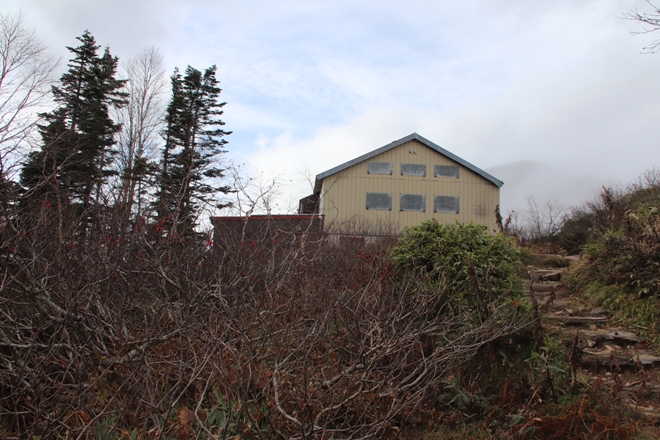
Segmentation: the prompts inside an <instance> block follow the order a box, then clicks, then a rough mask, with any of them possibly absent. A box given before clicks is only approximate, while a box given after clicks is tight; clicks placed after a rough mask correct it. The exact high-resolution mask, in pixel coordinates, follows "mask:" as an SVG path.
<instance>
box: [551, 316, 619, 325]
mask: <svg viewBox="0 0 660 440" xmlns="http://www.w3.org/2000/svg"><path fill="white" fill-rule="evenodd" d="M541 317H542V319H543V320H545V321H550V322H555V323H559V324H564V325H594V324H603V323H605V322H607V317H605V316H567V315H549V314H543V315H541Z"/></svg>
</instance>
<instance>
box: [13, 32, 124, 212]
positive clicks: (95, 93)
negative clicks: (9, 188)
mask: <svg viewBox="0 0 660 440" xmlns="http://www.w3.org/2000/svg"><path fill="white" fill-rule="evenodd" d="M77 39H78V40H79V41H80V43H81V44H80V46H77V47H67V49H69V51H70V52H72V53H73V55H74V56H73V58H72V59H71V60H70V61H69V64H68V67H69V70H68V71H67V72H65V73H64V74H63V75H62V77H61V78H60V83H61V84H60V86H59V87H56V86H53V88H52V92H53V97H54V100H55V102H56V103H57V104H59V106H58V107H57V108H56V109H55V110H53V111H52V112H50V113H45V114H42V115H40V116H41V117H42V118H43V120H44V122H45V123H44V124H41V125H39V131H40V133H41V138H42V142H43V143H42V147H41V150H40V151H37V152H34V153H32V154H31V155H30V158H29V160H28V161H27V163H26V164H25V166H24V167H23V170H22V174H21V182H22V183H23V185H25V186H28V187H31V188H33V187H36V186H40V187H41V188H40V191H41V192H43V191H48V189H49V188H50V189H57V190H58V193H59V194H60V197H61V198H62V201H63V202H64V203H66V204H68V203H70V202H75V203H79V204H80V205H82V206H83V207H85V208H87V207H88V206H89V205H90V203H91V202H92V201H93V200H92V197H95V200H96V202H98V201H99V197H100V192H101V186H102V185H103V183H104V182H105V180H106V179H107V177H108V175H109V174H110V172H109V171H108V169H109V168H110V165H111V163H112V161H113V152H112V149H111V148H112V146H113V145H114V143H115V140H114V135H115V134H116V133H117V132H118V131H119V129H120V126H119V124H117V123H115V122H114V121H113V120H112V119H111V118H110V115H109V108H110V107H111V106H115V107H119V106H123V105H124V104H125V103H126V93H124V92H122V88H123V86H124V83H125V81H124V80H119V79H117V78H115V75H116V72H117V62H118V60H117V57H113V56H112V55H111V54H110V51H109V49H108V48H106V49H105V51H104V52H103V55H102V56H98V50H99V49H100V46H98V45H96V41H95V39H94V37H93V36H92V35H91V34H90V33H89V31H85V32H84V33H83V35H82V36H81V37H77ZM44 183H46V184H45V185H44Z"/></svg>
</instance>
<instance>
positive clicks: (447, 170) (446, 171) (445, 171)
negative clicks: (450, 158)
mask: <svg viewBox="0 0 660 440" xmlns="http://www.w3.org/2000/svg"><path fill="white" fill-rule="evenodd" d="M433 174H434V175H435V177H452V178H454V179H458V167H457V166H455V165H436V166H435V167H433Z"/></svg>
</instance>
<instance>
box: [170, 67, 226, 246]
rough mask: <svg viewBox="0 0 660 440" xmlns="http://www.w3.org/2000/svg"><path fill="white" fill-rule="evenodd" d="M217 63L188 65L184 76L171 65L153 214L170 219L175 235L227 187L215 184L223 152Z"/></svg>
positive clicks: (186, 228) (188, 227) (189, 226)
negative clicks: (197, 66) (198, 66)
mask: <svg viewBox="0 0 660 440" xmlns="http://www.w3.org/2000/svg"><path fill="white" fill-rule="evenodd" d="M215 73H216V66H211V67H209V68H208V69H206V70H205V71H204V73H202V72H201V71H199V70H197V69H194V68H192V67H190V66H188V67H187V68H186V72H185V75H183V76H182V75H181V73H180V72H179V71H178V69H175V71H174V74H173V75H172V77H171V81H172V98H171V100H170V103H169V105H168V107H167V112H166V116H165V122H166V129H165V133H164V137H165V145H164V147H163V154H162V161H161V173H160V191H159V194H158V214H159V217H160V218H161V219H162V220H165V219H169V220H170V221H171V229H172V231H173V232H174V233H178V232H191V231H192V230H193V228H194V227H195V217H196V215H197V213H198V211H199V209H200V207H201V206H202V205H203V204H205V203H209V202H210V201H211V198H212V197H213V196H214V195H216V194H218V193H227V192H229V191H230V188H228V187H227V186H217V185H214V183H215V182H217V179H219V178H221V177H222V176H223V170H222V169H221V168H219V166H218V165H219V164H218V162H217V159H218V156H219V155H220V154H222V153H224V152H225V150H224V149H223V147H224V145H225V144H226V143H227V141H226V139H224V138H223V137H224V136H226V135H229V134H231V132H228V131H225V130H223V129H222V126H223V125H224V122H222V120H221V119H220V116H221V115H222V113H223V112H222V107H223V106H224V105H225V104H226V103H224V102H219V100H218V98H219V96H220V93H221V89H220V88H219V87H218V80H217V79H216V77H215Z"/></svg>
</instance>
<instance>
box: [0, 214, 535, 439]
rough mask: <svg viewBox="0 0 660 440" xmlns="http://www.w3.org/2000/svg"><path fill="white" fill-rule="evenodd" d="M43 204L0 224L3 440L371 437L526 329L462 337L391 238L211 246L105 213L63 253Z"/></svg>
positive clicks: (440, 297)
mask: <svg viewBox="0 0 660 440" xmlns="http://www.w3.org/2000/svg"><path fill="white" fill-rule="evenodd" d="M53 209H55V207H53V206H48V205H47V204H39V203H35V204H33V205H29V206H27V207H25V208H24V209H23V211H21V212H20V213H19V215H17V216H16V217H15V218H12V219H8V220H7V221H6V222H5V223H3V224H2V225H0V238H1V240H2V241H1V248H0V251H1V255H0V262H1V263H0V264H1V267H2V273H3V277H2V278H1V284H0V292H1V293H0V302H1V305H0V311H1V312H0V377H1V380H0V420H2V422H1V424H0V434H1V435H2V436H4V437H12V436H13V437H21V438H25V437H28V438H32V437H33V436H40V437H41V438H46V437H54V436H57V435H62V436H68V437H71V438H94V437H96V438H98V437H102V436H103V435H110V433H114V434H113V435H116V436H119V437H126V438H127V437H130V436H131V435H132V434H137V433H144V434H145V435H147V436H149V437H150V438H151V437H153V438H164V437H167V436H176V437H177V438H191V437H195V436H202V437H208V438H229V437H232V436H237V435H241V436H244V435H250V436H252V437H259V438H328V437H343V438H349V437H350V438H368V437H370V438H382V437H383V436H387V435H389V434H393V433H395V432H396V430H397V429H398V428H399V427H401V426H403V425H405V424H406V423H410V424H412V423H415V422H416V421H417V419H418V417H417V414H416V412H415V411H416V409H418V408H420V405H422V403H423V402H424V399H425V398H429V396H432V395H433V390H434V386H435V383H436V382H437V381H438V379H439V378H440V377H442V376H443V375H446V374H447V372H449V371H451V369H452V368H454V367H456V366H457V365H460V364H462V363H464V362H465V361H466V360H468V359H470V358H471V357H473V356H474V355H475V353H476V352H477V351H478V350H479V348H480V347H482V346H483V345H484V344H486V343H488V342H489V341H493V340H496V339H497V338H499V337H501V336H502V335H505V334H510V333H513V332H515V331H517V330H518V329H519V328H521V327H522V326H525V325H526V324H527V321H528V319H529V317H528V316H527V315H524V316H523V315H520V314H516V313H510V312H511V310H514V311H515V309H507V310H504V309H502V311H499V309H497V308H495V309H493V310H492V313H491V314H490V315H489V316H488V317H484V319H483V320H482V321H481V322H479V323H478V324H477V325H472V324H471V327H470V329H469V331H465V325H464V323H465V321H466V320H465V316H463V315H461V314H460V313H445V311H446V308H447V307H448V304H450V301H449V297H450V292H449V291H438V290H423V289H420V288H419V286H418V285H417V284H416V283H415V279H414V277H413V278H410V279H405V280H399V279H395V278H394V277H393V275H392V273H391V270H390V266H389V264H388V255H389V250H390V249H389V248H390V246H391V241H387V240H383V241H381V240H371V241H370V242H368V243H367V242H361V241H349V242H343V243H342V244H341V246H337V245H334V244H332V245H330V244H328V243H327V242H325V241H324V238H323V237H322V236H321V235H319V234H311V233H309V231H307V230H302V231H300V230H298V231H295V232H291V231H289V232H287V231H285V230H273V229H272V228H265V229H262V230H259V229H257V230H252V231H250V233H249V234H246V233H245V231H243V232H241V233H240V234H239V233H236V234H233V233H226V234H216V235H215V237H214V243H210V242H208V241H207V239H206V238H204V236H202V235H200V236H186V237H183V236H174V235H170V236H168V237H163V235H162V233H161V232H160V231H159V230H158V228H159V225H158V224H150V223H146V222H142V221H140V220H138V222H137V223H135V224H134V225H133V226H132V228H131V229H130V230H129V231H126V230H125V229H124V228H123V227H120V225H121V218H120V216H119V215H115V214H113V213H112V212H111V211H107V212H106V211H103V212H95V213H92V214H93V215H91V214H90V216H91V217H93V218H94V219H95V222H94V223H93V224H92V225H89V226H88V227H87V228H86V229H85V230H83V231H81V229H80V228H79V227H76V228H71V229H66V228H65V230H64V232H63V234H62V240H60V239H59V238H58V236H57V235H58V234H54V233H53V230H54V228H56V227H57V223H58V220H57V217H58V216H57V215H53V212H52V210H53ZM65 220H66V217H65ZM67 223H68V222H66V221H65V224H67ZM70 223H71V224H79V223H77V222H75V221H71V222H70ZM9 224H11V225H12V227H8V226H7V225H9ZM413 286H417V287H415V288H413ZM505 312H506V313H505Z"/></svg>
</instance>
